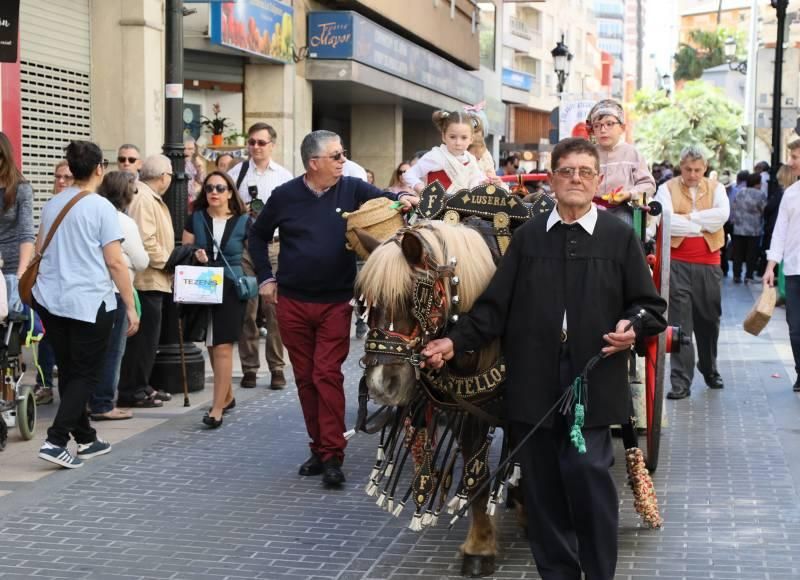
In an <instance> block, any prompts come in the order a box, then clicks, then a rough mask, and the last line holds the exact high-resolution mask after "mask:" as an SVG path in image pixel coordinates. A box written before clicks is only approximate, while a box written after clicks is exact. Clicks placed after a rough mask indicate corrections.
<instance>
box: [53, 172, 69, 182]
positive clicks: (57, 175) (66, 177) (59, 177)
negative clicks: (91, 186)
mask: <svg viewBox="0 0 800 580" xmlns="http://www.w3.org/2000/svg"><path fill="white" fill-rule="evenodd" d="M53 178H54V179H55V180H56V181H70V180H71V179H73V177H72V175H69V174H64V173H54V174H53Z"/></svg>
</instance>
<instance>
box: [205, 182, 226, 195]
mask: <svg viewBox="0 0 800 580" xmlns="http://www.w3.org/2000/svg"><path fill="white" fill-rule="evenodd" d="M203 191H205V192H206V193H214V192H215V191H216V192H217V193H225V192H226V191H228V186H227V185H223V184H222V183H218V184H216V185H213V184H211V183H207V184H206V186H205V187H204V188H203Z"/></svg>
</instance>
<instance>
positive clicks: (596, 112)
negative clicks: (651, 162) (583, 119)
mask: <svg viewBox="0 0 800 580" xmlns="http://www.w3.org/2000/svg"><path fill="white" fill-rule="evenodd" d="M587 123H588V125H589V129H590V130H591V134H592V136H593V137H594V140H595V142H596V143H597V150H598V152H599V153H600V173H602V174H603V181H602V182H601V183H600V187H599V189H598V192H597V195H596V197H595V198H594V203H595V204H596V205H597V206H598V207H601V208H605V209H607V210H608V211H610V212H611V213H613V214H614V215H615V216H617V217H618V218H620V219H621V220H623V221H624V222H626V223H628V224H633V209H632V208H631V207H630V205H628V202H630V201H633V202H634V203H636V202H637V201H644V196H645V195H653V194H654V193H655V191H656V181H655V179H653V176H652V174H651V173H650V170H649V169H648V168H647V162H646V161H645V159H644V157H642V154H641V153H639V151H638V150H637V149H636V147H634V146H633V145H631V144H629V143H626V142H625V113H624V112H623V110H622V105H620V104H619V103H618V102H617V101H615V100H613V99H604V100H602V101H599V102H598V103H597V104H596V105H595V106H594V107H592V110H591V111H589V118H588V119H587Z"/></svg>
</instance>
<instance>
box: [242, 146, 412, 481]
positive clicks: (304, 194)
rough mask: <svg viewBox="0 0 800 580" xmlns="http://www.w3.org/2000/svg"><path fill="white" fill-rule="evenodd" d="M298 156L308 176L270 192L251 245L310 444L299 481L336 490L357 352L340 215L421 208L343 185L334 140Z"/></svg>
mask: <svg viewBox="0 0 800 580" xmlns="http://www.w3.org/2000/svg"><path fill="white" fill-rule="evenodd" d="M300 155H301V157H302V159H303V165H304V166H305V169H306V172H305V174H304V175H301V176H300V177H296V178H295V179H292V180H291V181H289V182H288V183H285V184H283V185H281V186H280V187H277V188H276V189H275V190H274V191H273V192H272V195H271V196H270V197H269V199H268V200H267V205H266V207H265V208H264V211H262V212H261V214H260V215H259V216H258V219H257V220H256V222H255V224H253V226H252V227H251V228H250V236H249V247H250V253H251V255H252V257H253V262H254V263H255V266H256V273H257V276H258V281H259V284H260V293H261V295H262V296H263V297H264V299H265V300H266V301H267V302H269V303H270V304H276V312H277V317H278V325H279V326H280V331H281V337H282V338H283V342H284V344H285V345H286V349H287V350H288V351H289V358H290V359H291V361H292V370H293V372H294V378H295V383H296V384H297V391H298V396H299V398H300V405H301V407H302V409H303V416H304V418H305V423H306V430H307V431H308V436H309V439H311V443H310V447H311V457H309V459H308V460H307V461H306V462H305V463H303V465H301V466H300V471H299V473H300V475H303V476H312V475H320V474H322V476H323V477H322V479H323V482H324V483H325V484H326V485H328V486H338V485H341V484H342V483H343V482H344V480H345V477H344V474H343V473H342V469H341V465H342V461H343V460H344V448H345V445H346V441H345V438H344V435H343V434H344V431H345V422H344V410H345V397H344V376H343V375H342V363H344V360H345V359H346V358H347V353H348V350H349V349H350V319H351V315H352V311H353V308H352V306H350V300H351V299H352V298H353V283H354V282H355V276H356V256H355V254H354V253H353V252H352V251H350V250H348V249H347V248H346V240H345V236H344V234H345V226H346V222H345V220H344V219H343V218H342V214H343V213H344V212H352V211H355V210H357V209H358V208H359V207H360V206H361V205H362V204H363V203H364V202H366V201H368V200H370V199H374V198H378V197H387V198H389V199H398V197H399V198H400V199H399V201H400V202H401V203H402V206H403V208H404V209H410V208H411V207H412V206H414V205H416V204H417V203H418V202H419V200H418V198H417V197H416V196H414V195H408V194H402V193H401V194H394V193H388V192H384V191H382V190H380V189H378V188H377V187H375V186H374V185H370V184H369V183H367V182H366V181H362V180H361V179H357V178H355V177H343V176H342V172H343V170H344V164H345V160H346V159H347V152H346V151H345V150H344V148H343V147H342V142H341V139H340V138H339V136H338V135H337V134H336V133H332V132H330V131H314V132H313V133H310V134H309V135H306V137H305V138H304V139H303V143H302V145H301V146H300ZM278 228H280V232H281V254H280V257H279V261H278V262H279V268H278V272H277V274H276V273H275V271H274V270H273V268H272V265H271V264H270V262H269V260H268V259H267V248H268V246H269V244H270V242H271V241H272V236H273V235H274V233H275V232H276V231H277V229H278Z"/></svg>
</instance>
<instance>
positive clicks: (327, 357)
mask: <svg viewBox="0 0 800 580" xmlns="http://www.w3.org/2000/svg"><path fill="white" fill-rule="evenodd" d="M352 311H353V308H352V306H350V304H349V303H348V302H337V303H334V304H317V303H314V302H301V301H299V300H292V299H291V298H287V297H286V296H280V297H279V299H278V306H277V318H278V327H279V328H280V333H281V338H282V339H283V344H284V345H285V346H286V350H287V351H289V359H290V360H291V361H292V369H293V371H294V380H295V382H296V383H297V394H298V396H299V397H300V406H301V407H302V408H303V417H304V418H305V421H306V430H307V431H308V436H309V437H310V438H311V443H310V444H309V445H310V447H311V451H312V452H313V453H314V454H316V455H317V456H318V457H319V458H320V459H322V461H327V460H328V459H331V458H337V459H339V460H340V461H341V460H342V459H344V448H345V446H346V445H347V441H346V440H345V438H344V431H345V426H344V375H343V374H342V363H344V361H345V359H346V358H347V353H348V351H349V350H350V317H351V314H352Z"/></svg>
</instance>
